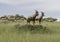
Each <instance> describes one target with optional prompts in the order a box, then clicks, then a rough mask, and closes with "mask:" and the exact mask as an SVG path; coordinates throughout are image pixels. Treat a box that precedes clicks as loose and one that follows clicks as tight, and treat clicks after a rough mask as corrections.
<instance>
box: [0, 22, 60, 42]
mask: <svg viewBox="0 0 60 42" xmlns="http://www.w3.org/2000/svg"><path fill="white" fill-rule="evenodd" d="M0 42H60V23H56V22H55V23H49V22H43V23H42V24H41V25H39V24H38V23H36V25H34V26H33V25H26V22H25V21H24V22H10V23H8V24H7V23H6V24H3V23H1V24H0Z"/></svg>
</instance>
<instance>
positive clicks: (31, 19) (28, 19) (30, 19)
mask: <svg viewBox="0 0 60 42" xmlns="http://www.w3.org/2000/svg"><path fill="white" fill-rule="evenodd" d="M38 15H39V13H38V11H37V10H35V14H34V15H33V16H30V17H28V18H27V24H28V23H29V24H30V22H31V21H32V22H33V25H34V24H35V18H36V16H38Z"/></svg>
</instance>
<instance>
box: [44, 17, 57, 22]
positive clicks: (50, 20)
mask: <svg viewBox="0 0 60 42" xmlns="http://www.w3.org/2000/svg"><path fill="white" fill-rule="evenodd" d="M43 21H46V22H55V21H57V19H56V18H52V17H48V18H44V19H43Z"/></svg>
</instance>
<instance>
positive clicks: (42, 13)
mask: <svg viewBox="0 0 60 42" xmlns="http://www.w3.org/2000/svg"><path fill="white" fill-rule="evenodd" d="M43 16H44V12H41V16H40V17H39V19H38V20H39V24H40V23H41V22H42V19H43Z"/></svg>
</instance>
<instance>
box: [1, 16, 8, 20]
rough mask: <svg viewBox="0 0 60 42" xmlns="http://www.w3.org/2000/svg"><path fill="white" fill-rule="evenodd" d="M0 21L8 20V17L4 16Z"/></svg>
mask: <svg viewBox="0 0 60 42" xmlns="http://www.w3.org/2000/svg"><path fill="white" fill-rule="evenodd" d="M0 19H2V20H7V19H8V17H7V16H2V17H0Z"/></svg>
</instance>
